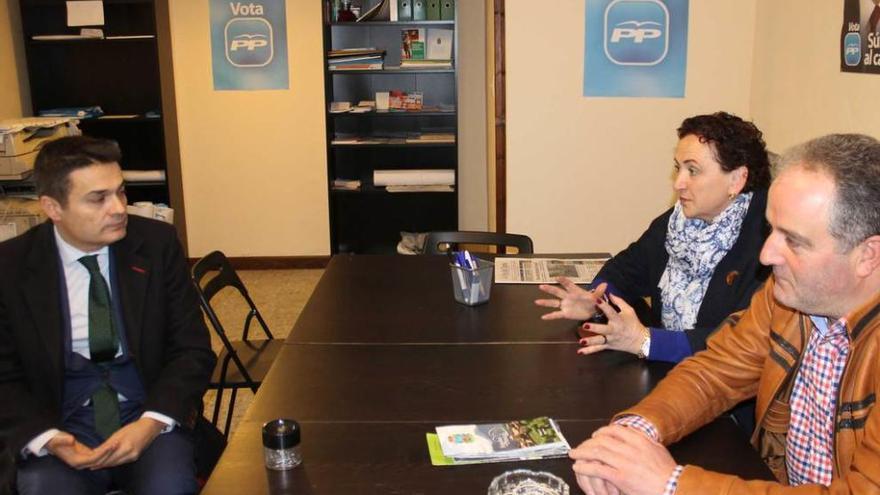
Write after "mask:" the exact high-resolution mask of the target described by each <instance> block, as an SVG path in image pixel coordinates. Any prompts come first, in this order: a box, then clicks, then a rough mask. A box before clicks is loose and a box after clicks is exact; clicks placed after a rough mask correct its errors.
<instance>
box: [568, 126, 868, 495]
mask: <svg viewBox="0 0 880 495" xmlns="http://www.w3.org/2000/svg"><path fill="white" fill-rule="evenodd" d="M767 219H768V221H769V223H770V225H771V226H772V228H773V230H772V232H771V234H770V236H769V237H768V239H767V241H766V242H765V244H764V248H763V249H762V251H761V262H762V263H764V264H766V265H770V266H772V268H773V277H772V278H771V279H770V280H768V282H767V283H766V284H765V286H764V287H763V288H762V289H760V290H759V291H758V292H757V293H756V294H755V296H754V297H753V299H752V302H751V305H750V306H749V308H747V309H746V310H744V311H743V312H741V313H737V314H734V315H731V317H730V318H728V320H727V321H726V322H725V323H723V324H722V325H721V327H720V328H719V330H718V331H717V333H716V334H715V335H714V336H713V337H712V338H711V339H710V340H709V342H708V349H707V350H706V351H704V352H701V353H699V354H697V355H696V356H694V357H692V358H690V359H688V360H686V361H684V362H683V363H681V364H680V365H679V366H677V367H676V368H675V369H673V370H672V371H671V372H670V373H669V375H668V376H667V377H666V379H664V380H663V381H662V382H660V384H659V385H658V386H657V388H656V389H655V390H654V391H653V392H651V394H649V395H648V396H647V397H646V398H645V399H643V400H642V401H641V402H640V403H638V404H637V405H636V406H635V407H633V408H632V409H629V410H626V411H623V412H622V413H620V414H619V415H618V416H617V417H616V418H615V421H614V424H612V425H611V426H607V427H605V428H601V429H600V430H598V431H597V432H595V433H594V434H593V436H592V438H591V439H588V440H587V441H585V442H584V443H582V444H581V445H580V446H578V447H577V448H576V449H574V450H572V452H571V457H572V458H573V459H575V464H574V470H575V472H576V474H577V478H578V484H579V485H580V486H581V488H582V489H583V490H584V492H586V493H587V494H588V495H592V494H597V495H604V494H606V493H608V494H617V493H626V494H629V495H637V494H672V493H675V494H677V495H684V494H692V493H693V494H709V493H768V494H769V493H789V492H791V493H798V494H801V493H816V494H819V493H834V494H843V493H854V494H865V493H880V413H877V414H874V410H873V409H874V403H875V400H876V397H877V395H878V394H880V142H878V141H877V140H875V139H873V138H870V137H867V136H861V135H854V134H848V135H831V136H826V137H823V138H818V139H815V140H813V141H810V142H807V143H805V144H804V145H801V146H800V147H797V148H795V149H793V150H791V151H789V152H788V153H787V154H786V156H785V157H784V158H783V170H782V172H780V174H779V176H778V177H777V178H776V180H775V181H774V183H773V185H772V186H771V188H770V196H769V201H768V207H767ZM616 316H617V315H610V316H609V318H613V317H616ZM835 329H836V330H835ZM835 332H836V333H835ZM835 336H836V337H837V338H838V340H837V341H836V342H837V345H830V346H829V342H832V341H833V338H834V337H835ZM755 395H757V411H756V420H757V428H756V430H755V433H754V435H753V436H752V444H753V445H754V446H755V448H756V449H757V450H758V451H759V452H760V454H761V455H762V457H763V458H764V460H765V462H767V464H768V466H769V467H770V468H771V470H773V472H774V474H775V475H776V477H777V478H778V482H768V481H755V480H752V481H746V480H743V479H740V478H737V477H735V476H732V475H726V474H721V473H716V472H710V471H706V470H704V469H701V468H699V467H697V466H676V463H675V461H674V460H673V459H672V457H671V456H670V455H669V452H668V451H667V450H666V448H665V447H664V446H663V445H664V444H670V443H673V442H676V441H677V440H679V439H681V438H682V437H684V436H685V435H687V434H689V433H690V432H692V431H694V430H695V429H697V428H699V427H700V426H702V425H704V424H706V423H708V422H709V421H711V420H712V419H714V418H715V417H717V416H718V415H719V414H722V413H723V412H724V411H726V410H727V409H729V408H730V407H732V406H733V405H735V404H737V403H738V402H740V401H742V400H744V399H747V398H750V397H753V396H755ZM823 398H824V399H823Z"/></svg>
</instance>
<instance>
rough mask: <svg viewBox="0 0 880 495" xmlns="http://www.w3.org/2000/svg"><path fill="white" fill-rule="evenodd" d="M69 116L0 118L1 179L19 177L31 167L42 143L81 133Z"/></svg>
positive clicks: (76, 121)
mask: <svg viewBox="0 0 880 495" xmlns="http://www.w3.org/2000/svg"><path fill="white" fill-rule="evenodd" d="M78 122H79V121H78V120H77V119H74V118H70V117H25V118H21V119H4V120H0V179H7V180H9V179H21V178H23V177H24V176H25V175H26V173H27V172H29V171H30V170H31V169H33V168H34V160H35V159H36V158H37V153H38V152H39V151H40V148H41V147H42V146H43V144H44V143H46V142H48V141H51V140H53V139H58V138H60V137H64V136H78V135H79V134H80V131H79V128H78V127H77V123H78Z"/></svg>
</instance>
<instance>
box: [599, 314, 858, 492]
mask: <svg viewBox="0 0 880 495" xmlns="http://www.w3.org/2000/svg"><path fill="white" fill-rule="evenodd" d="M810 319H811V320H813V325H814V326H815V328H816V331H815V332H812V334H811V335H810V340H809V342H808V343H807V348H806V350H805V351H804V358H803V362H802V363H801V367H800V370H799V371H798V374H797V377H795V383H794V388H793V389H792V391H791V399H790V405H791V423H790V426H789V429H788V439H787V441H786V445H785V457H786V468H787V470H788V481H789V483H790V484H791V485H795V486H796V485H803V484H807V483H818V484H821V485H825V486H828V485H830V484H831V473H832V465H833V459H834V454H833V444H834V442H833V440H832V435H833V433H834V414H833V412H834V411H836V408H837V390H838V388H839V387H840V379H841V378H842V377H843V368H844V367H845V366H846V358H847V356H848V355H849V345H850V344H849V335H847V332H846V319H845V318H841V319H839V320H837V321H836V322H834V324H832V325H831V326H830V327H829V326H828V321H827V320H826V319H825V318H824V317H821V316H811V317H810ZM829 411H831V412H832V414H829ZM615 423H616V424H619V425H623V426H629V427H631V428H635V429H637V430H639V431H641V432H642V433H644V434H645V435H647V436H648V437H650V438H652V439H654V440H655V441H656V440H657V437H658V436H659V435H658V434H657V430H656V428H654V425H652V424H651V423H649V422H648V421H646V420H645V419H644V418H642V417H641V416H635V415H631V416H623V417H621V418H618V419H617V421H615ZM681 471H682V466H676V468H675V471H673V472H672V475H671V476H670V477H669V480H668V481H667V482H666V487H665V489H664V491H663V495H673V494H674V493H675V489H676V488H677V487H678V478H679V477H680V476H681Z"/></svg>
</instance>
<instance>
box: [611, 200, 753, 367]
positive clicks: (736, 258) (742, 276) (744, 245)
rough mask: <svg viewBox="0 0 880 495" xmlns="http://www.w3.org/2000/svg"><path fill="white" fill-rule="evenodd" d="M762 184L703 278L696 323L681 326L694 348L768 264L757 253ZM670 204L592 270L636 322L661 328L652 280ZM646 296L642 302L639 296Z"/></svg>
mask: <svg viewBox="0 0 880 495" xmlns="http://www.w3.org/2000/svg"><path fill="white" fill-rule="evenodd" d="M766 209H767V190H766V189H763V190H757V191H755V192H754V195H753V196H752V201H751V203H749V210H748V211H747V212H746V216H745V218H744V219H743V223H742V226H741V227H740V232H739V237H738V238H737V240H736V242H735V243H734V244H733V247H731V248H730V251H728V252H727V254H726V255H725V256H724V258H721V261H720V262H718V266H716V267H715V273H713V274H712V278H711V280H709V287H707V288H706V295H705V296H704V297H703V303H702V304H701V305H700V311H699V313H697V322H696V328H693V329H687V330H691V331H689V332H686V335H687V337H688V341H689V342H690V344H691V349H692V350H693V351H694V353H696V352H697V351H701V350H703V349H705V348H706V339H707V338H708V337H709V335H710V334H711V333H712V332H713V331H714V330H715V328H716V327H717V326H718V325H719V324H720V323H721V322H722V321H723V320H724V318H726V317H727V315H729V314H730V313H733V312H735V311H739V310H741V309H744V308H746V307H748V305H749V301H750V300H751V298H752V294H753V293H754V292H755V291H756V290H757V289H758V287H760V286H761V284H763V283H764V281H765V280H766V279H767V276H768V275H769V274H770V268H769V267H766V266H763V265H761V263H760V262H759V261H758V255H759V254H760V252H761V246H763V245H764V239H766V238H767V234H768V233H769V231H770V230H769V226H768V225H767V221H766V220H765V219H764V210H766ZM671 214H672V208H670V209H669V210H667V211H666V212H665V213H663V214H662V215H660V216H659V217H657V218H656V219H654V221H653V222H651V225H650V226H649V227H648V230H646V231H645V233H643V234H642V236H641V237H639V239H638V240H637V241H636V242H634V243H632V244H630V245H629V247H627V248H626V249H624V250H623V251H621V252H620V253H619V254H617V256H615V257H613V258H611V259H610V260H609V261H608V262H607V263H606V264H605V266H603V267H602V269H601V270H600V271H599V274H598V275H597V276H596V278H598V279H602V280H606V281H608V282H610V283H611V284H613V285H614V286H615V287H616V288H617V289H618V290H619V291H620V292H622V293H623V298H624V299H626V301H627V303H628V304H630V305H631V306H633V307H634V308H635V309H636V312H638V313H639V317H640V319H641V320H642V323H643V324H645V325H647V326H651V327H657V328H662V327H663V323H662V319H661V310H662V302H661V299H660V288H659V287H657V285H658V284H659V282H660V277H661V276H662V275H663V271H664V270H666V262H667V261H668V260H669V255H668V254H667V253H666V230H667V226H668V225H669V216H670V215H671ZM645 297H649V298H651V307H650V308H648V306H647V305H646V303H645V301H644V299H643V298H645Z"/></svg>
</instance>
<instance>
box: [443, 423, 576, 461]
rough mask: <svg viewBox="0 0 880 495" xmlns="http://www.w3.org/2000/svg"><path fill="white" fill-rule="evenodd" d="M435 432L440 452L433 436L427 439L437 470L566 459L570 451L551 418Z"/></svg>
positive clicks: (451, 427) (456, 427)
mask: <svg viewBox="0 0 880 495" xmlns="http://www.w3.org/2000/svg"><path fill="white" fill-rule="evenodd" d="M435 431H436V437H435V438H436V444H435V447H436V445H438V444H439V447H440V449H439V450H440V452H436V449H435V448H434V449H432V446H431V443H432V441H431V438H430V434H429V438H428V445H429V446H428V448H429V451H430V453H431V464H434V465H435V466H436V465H448V464H469V463H480V462H502V461H516V460H527V459H544V458H548V457H563V456H565V455H566V454H568V451H569V450H571V447H569V445H568V441H566V440H565V437H564V436H562V432H561V431H560V430H559V426H558V425H557V424H556V421H554V420H552V419H550V418H548V417H540V418H535V419H527V420H518V421H509V422H507V423H488V424H473V425H450V426H438V427H437V428H436V429H435ZM437 454H440V455H439V456H437ZM435 460H436V461H437V462H435Z"/></svg>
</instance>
